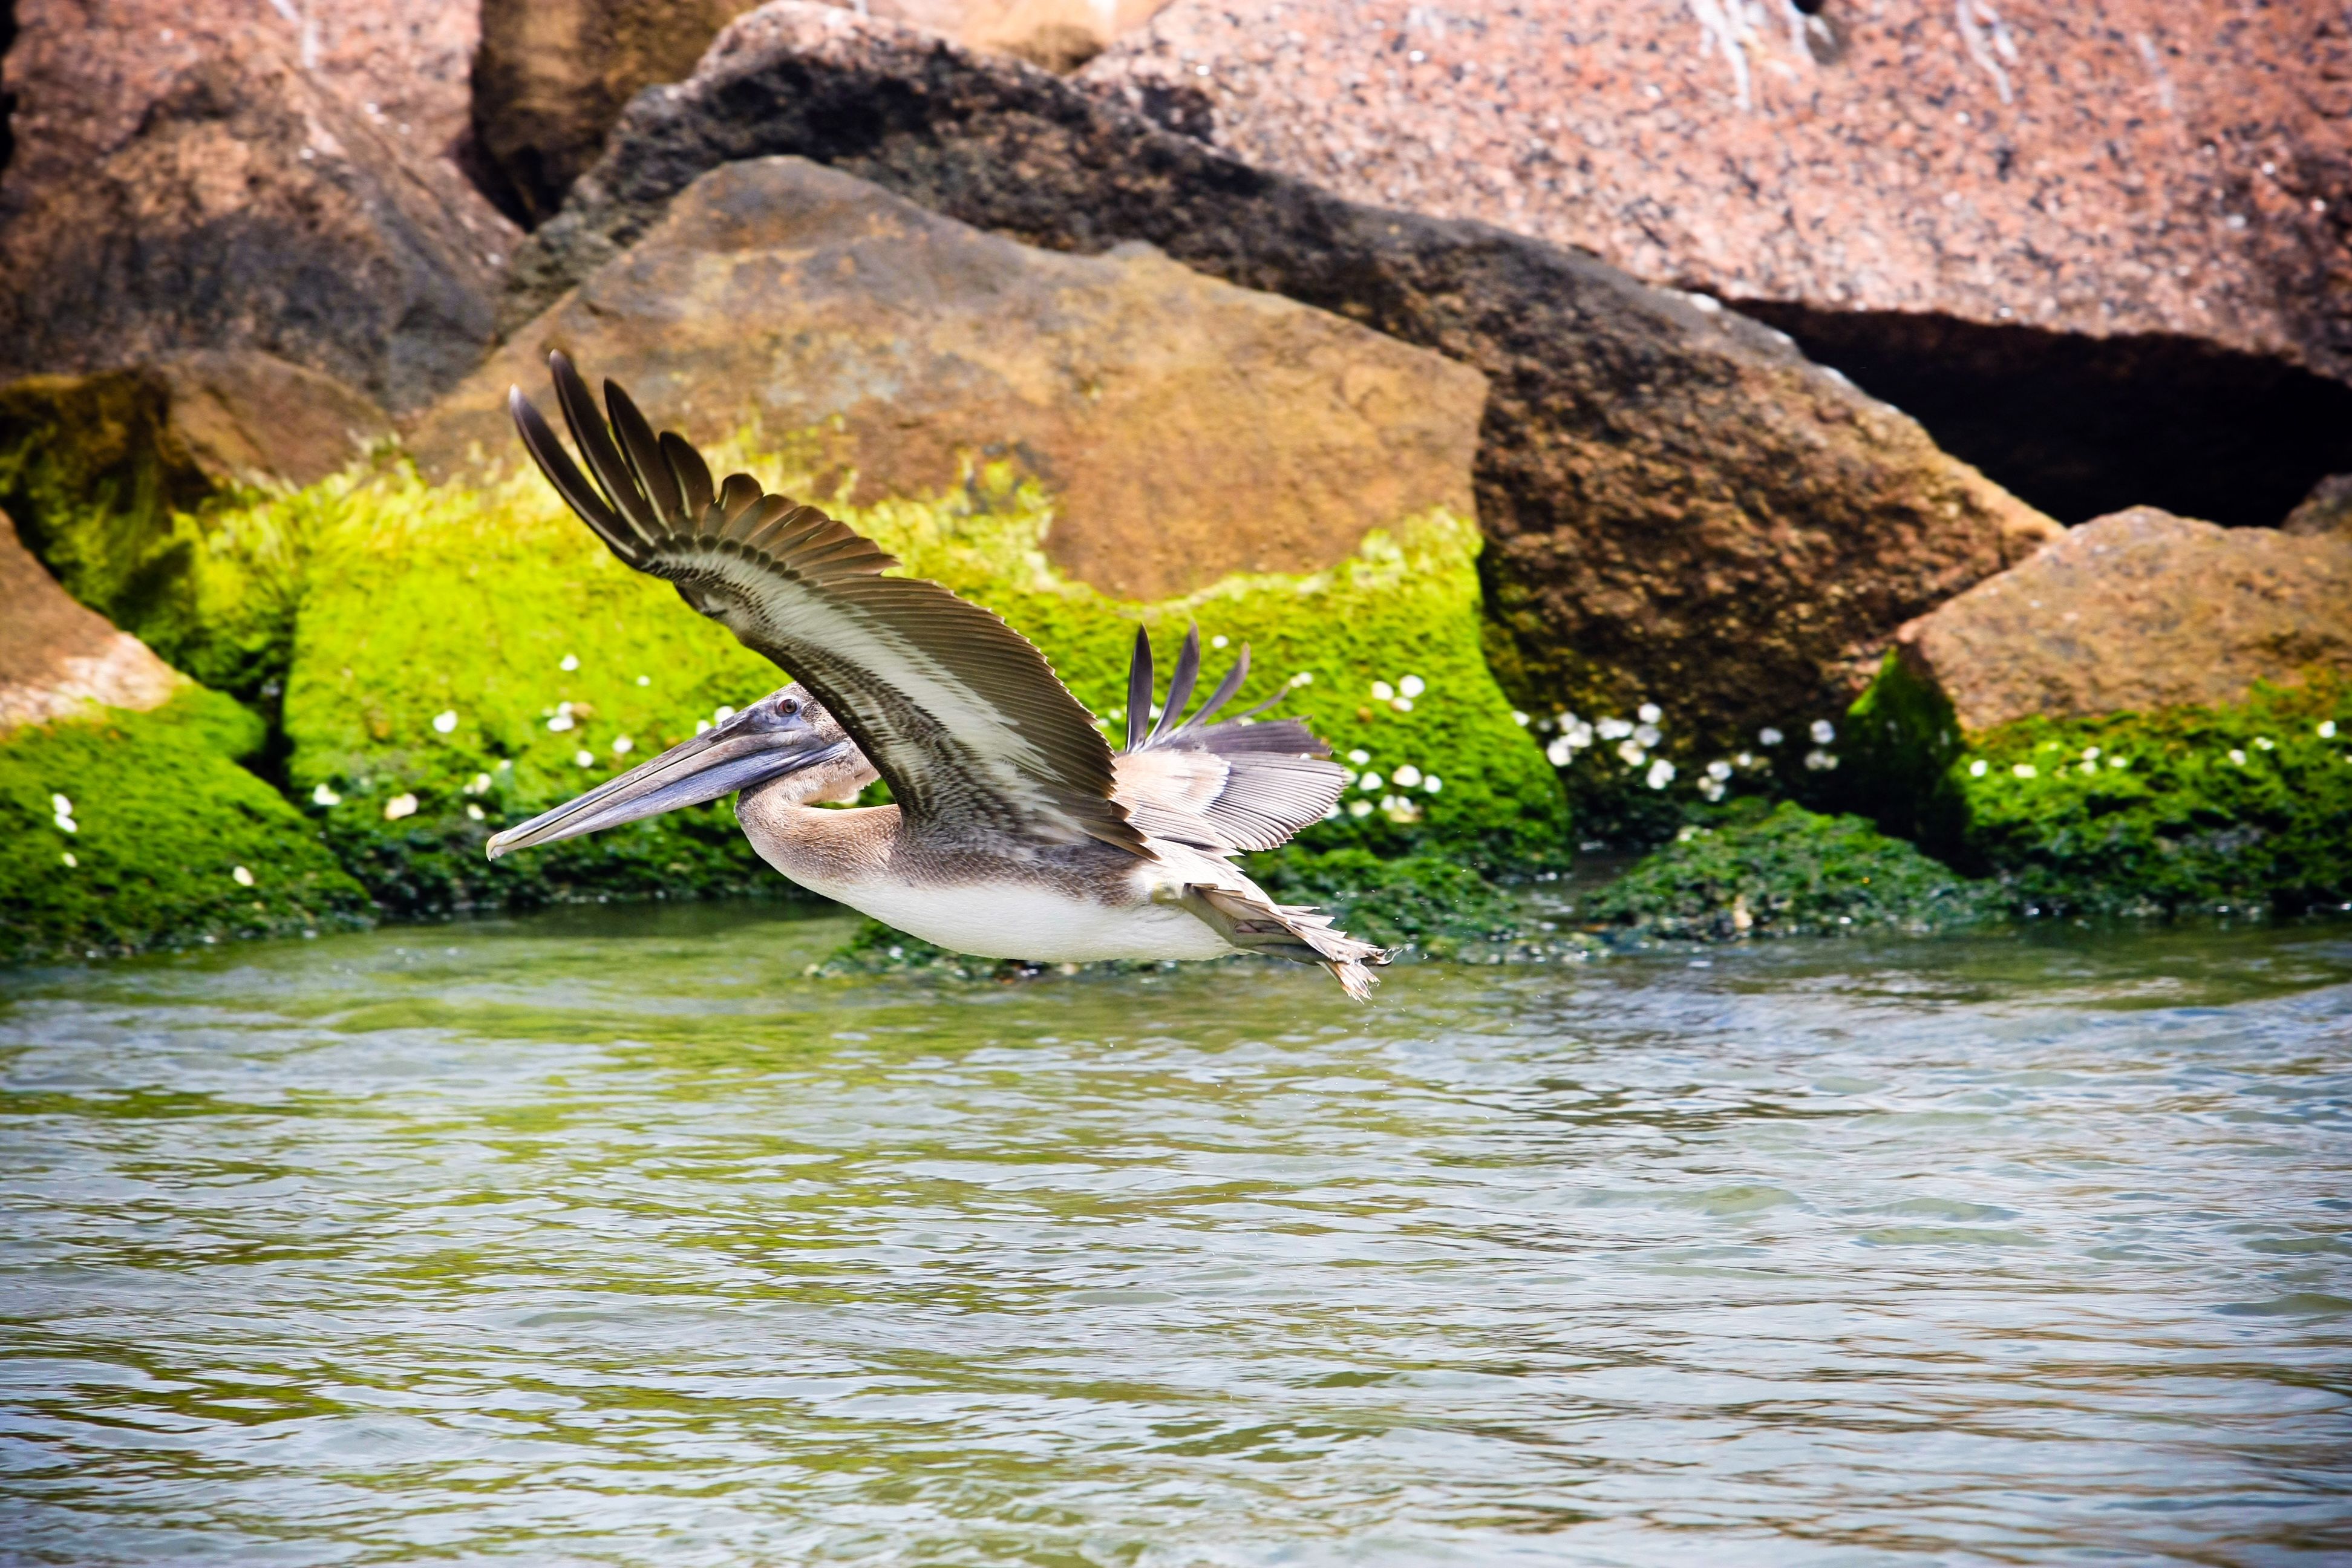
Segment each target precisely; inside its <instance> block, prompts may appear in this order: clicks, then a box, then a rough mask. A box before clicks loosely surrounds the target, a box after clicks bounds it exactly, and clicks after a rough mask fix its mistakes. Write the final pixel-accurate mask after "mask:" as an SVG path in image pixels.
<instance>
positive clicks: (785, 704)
mask: <svg viewBox="0 0 2352 1568" xmlns="http://www.w3.org/2000/svg"><path fill="white" fill-rule="evenodd" d="M800 710H801V701H800V699H799V698H797V697H787V698H785V699H784V700H782V702H779V703H777V704H776V712H777V713H778V715H779V716H781V717H782V718H786V719H789V718H791V717H792V716H793V714H795V713H797V712H799V711H800Z"/></svg>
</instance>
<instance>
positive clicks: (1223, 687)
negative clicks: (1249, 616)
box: [1111, 626, 1348, 855]
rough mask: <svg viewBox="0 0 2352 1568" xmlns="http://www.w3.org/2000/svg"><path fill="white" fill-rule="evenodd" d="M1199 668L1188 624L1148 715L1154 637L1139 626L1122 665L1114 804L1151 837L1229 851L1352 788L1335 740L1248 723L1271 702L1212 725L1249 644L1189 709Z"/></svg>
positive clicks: (1283, 837) (1276, 840) (1295, 821)
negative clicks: (1122, 713) (1122, 715)
mask: <svg viewBox="0 0 2352 1568" xmlns="http://www.w3.org/2000/svg"><path fill="white" fill-rule="evenodd" d="M1200 673H1201V628H1200V627H1198V626H1194V627H1193V628H1192V631H1191V632H1190V633H1188V634H1187V635H1186V637H1185V638H1184V647H1183V651H1182V652H1181V653H1179V654H1178V655H1177V656H1176V669H1175V672H1174V674H1173V675H1171V677H1170V678H1169V681H1168V701H1167V704H1166V706H1165V707H1163V708H1162V709H1161V710H1160V721H1159V723H1158V724H1156V725H1155V724H1153V723H1152V722H1151V689H1152V679H1151V638H1150V636H1149V635H1148V634H1146V633H1145V632H1144V631H1143V630H1141V629H1140V628H1138V630H1137V631H1136V634H1135V659H1134V662H1133V663H1132V664H1130V665H1129V667H1128V681H1127V686H1128V693H1127V704H1128V706H1127V750H1125V751H1123V752H1120V753H1119V754H1118V757H1116V758H1115V759H1113V761H1112V764H1111V765H1112V766H1113V767H1114V768H1116V769H1117V770H1118V801H1119V803H1120V804H1121V805H1124V806H1126V807H1127V810H1128V815H1129V817H1130V818H1132V819H1133V821H1134V823H1135V826H1138V827H1139V828H1141V829H1143V831H1144V832H1146V833H1149V834H1150V835H1151V836H1152V837H1155V838H1170V839H1174V840H1176V841H1177V842H1178V843H1181V844H1190V845H1192V847H1194V848H1197V849H1206V850H1208V851H1209V852H1210V853H1211V854H1213V855H1231V854H1234V853H1235V852H1236V851H1238V850H1243V849H1272V848H1275V847H1277V846H1279V845H1282V844H1286V843H1288V842H1289V841H1290V838H1291V837H1292V836H1293V835H1294V834H1296V833H1297V832H1298V830H1299V829H1301V828H1303V827H1305V826H1307V824H1308V823H1311V822H1316V821H1319V820H1320V819H1321V818H1322V816H1323V815H1324V813H1326V812H1328V811H1329V810H1330V809H1331V807H1332V805H1333V804H1334V803H1335V802H1337V801H1338V800H1339V795H1340V792H1341V791H1343V790H1345V789H1346V788H1347V787H1348V772H1347V770H1346V769H1345V768H1342V767H1340V766H1339V764H1338V763H1333V762H1330V761H1328V760H1327V759H1328V758H1329V756H1330V755H1331V748H1329V747H1328V746H1326V745H1325V744H1324V743H1323V742H1320V741H1318V740H1317V739H1316V738H1315V736H1314V735H1313V734H1312V733H1311V732H1310V731H1308V730H1307V726H1306V725H1304V724H1302V723H1300V722H1299V721H1297V720H1296V719H1276V720H1274V721H1269V722H1267V723H1263V724H1253V723H1249V722H1246V721H1247V720H1249V719H1250V718H1252V717H1253V716H1255V714H1256V713H1258V712H1260V711H1262V710H1264V709H1265V708H1270V707H1272V706H1273V705H1274V702H1277V701H1280V700H1281V698H1282V696H1284V695H1287V691H1285V692H1284V693H1282V694H1280V695H1277V696H1276V698H1275V699H1274V700H1273V701H1269V702H1266V703H1264V704H1262V705H1261V706H1260V708H1256V709H1252V710H1250V712H1248V713H1244V714H1243V715H1241V716H1240V717H1239V718H1236V719H1232V720H1228V721H1226V722H1224V723H1223V724H1212V723H1211V722H1209V721H1210V720H1211V719H1213V718H1214V717H1215V716H1216V714H1217V712H1218V710H1221V709H1223V707H1224V705H1225V704H1226V703H1227V702H1229V701H1231V700H1233V695H1234V692H1236V691H1239V690H1240V689H1242V681H1243V680H1244V679H1246V678H1247V676H1248V675H1249V648H1248V647H1246V646H1244V647H1243V648H1242V652H1241V657H1240V658H1237V659H1235V660H1234V668H1232V669H1231V670H1229V671H1227V672H1226V675H1225V678H1224V679H1223V680H1221V681H1219V682H1218V683H1217V689H1216V690H1214V691H1213V692H1212V693H1210V695H1209V700H1207V701H1206V702H1204V703H1202V705H1201V710H1200V711H1199V712H1197V713H1194V714H1192V715H1190V716H1189V717H1188V716H1187V715H1186V714H1185V712H1184V706H1185V704H1186V703H1188V702H1190V701H1192V683H1193V682H1194V680H1196V679H1198V678H1199V676H1200Z"/></svg>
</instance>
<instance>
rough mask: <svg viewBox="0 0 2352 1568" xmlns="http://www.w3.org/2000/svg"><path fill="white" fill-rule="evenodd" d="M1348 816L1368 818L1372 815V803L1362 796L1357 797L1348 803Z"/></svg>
mask: <svg viewBox="0 0 2352 1568" xmlns="http://www.w3.org/2000/svg"><path fill="white" fill-rule="evenodd" d="M1348 815H1349V816H1371V815H1372V803H1371V802H1370V801H1369V800H1366V799H1365V798H1364V797H1363V796H1362V795H1358V796H1357V797H1356V798H1355V799H1353V800H1351V801H1349V803H1348Z"/></svg>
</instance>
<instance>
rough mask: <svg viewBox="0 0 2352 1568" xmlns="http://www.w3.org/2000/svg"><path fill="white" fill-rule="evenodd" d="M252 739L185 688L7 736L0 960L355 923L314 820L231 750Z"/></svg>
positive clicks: (1, 767)
mask: <svg viewBox="0 0 2352 1568" xmlns="http://www.w3.org/2000/svg"><path fill="white" fill-rule="evenodd" d="M261 740H262V734H261V726H260V724H259V721H257V720H255V719H254V718H253V716H252V715H251V714H249V713H247V711H246V710H244V709H242V708H240V707H239V706H237V704H236V703H235V702H233V701H231V700H229V699H227V698H226V697H224V696H222V695H220V694H219V693H218V692H213V691H206V690H204V689H201V688H194V687H192V688H189V689H186V690H184V691H183V692H182V693H181V694H180V695H179V696H177V697H175V698H173V700H171V701H169V702H167V703H166V704H164V705H163V707H161V708H158V709H156V710H153V711H152V712H146V713H134V712H130V711H127V710H121V709H100V708H93V709H92V710H91V714H90V717H89V718H88V719H67V720H60V721H57V722H55V723H51V724H44V725H37V726H28V727H26V728H23V729H19V730H17V731H14V732H12V733H10V734H8V735H6V736H5V737H0V963H26V962H32V961H37V960H40V959H45V958H63V957H72V958H79V957H83V956H86V955H89V954H93V953H121V952H136V951H138V950H140V949H142V948H147V947H154V946H167V945H170V946H176V945H184V944H187V943H190V942H213V941H217V940H219V939H221V938H223V937H236V936H259V935H270V934H278V935H284V934H291V933H293V932H297V931H318V930H320V929H322V928H325V927H331V926H339V925H349V924H354V923H358V922H359V921H361V919H362V916H363V915H364V912H365V910H366V907H367V900H366V895H365V894H364V893H363V892H362V889H360V887H359V885H358V884H357V883H355V882H353V881H352V879H351V878H349V877H348V876H346V875H345V874H344V873H343V871H342V870H341V868H339V867H338V866H337V865H336V864H335V861H334V858H333V857H332V856H331V855H330V854H329V853H328V852H327V850H326V848H325V847H324V846H322V845H321V844H320V842H319V837H318V833H317V830H316V829H315V828H314V827H313V826H311V825H310V824H309V823H307V822H305V821H304V820H303V819H302V816H301V815H300V814H299V812H297V811H295V810H294V809H293V807H291V806H289V805H287V804H286V803H285V801H283V800H281V799H280V798H279V797H278V795H277V794H276V793H275V792H274V791H272V790H271V789H270V788H269V786H268V784H264V783H262V782H261V781H260V780H259V779H257V778H256V777H254V776H253V775H252V774H251V773H247V772H246V771H245V770H244V769H243V768H241V767H239V766H238V765H237V764H236V762H234V761H233V760H232V758H233V757H236V756H239V755H247V754H250V753H251V752H253V751H255V750H256V749H257V747H258V746H259V745H260V743H261Z"/></svg>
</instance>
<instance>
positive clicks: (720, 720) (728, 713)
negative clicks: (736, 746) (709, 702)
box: [710, 702, 735, 724]
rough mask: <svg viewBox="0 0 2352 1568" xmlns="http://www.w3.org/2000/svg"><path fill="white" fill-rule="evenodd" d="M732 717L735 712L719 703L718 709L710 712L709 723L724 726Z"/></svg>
mask: <svg viewBox="0 0 2352 1568" xmlns="http://www.w3.org/2000/svg"><path fill="white" fill-rule="evenodd" d="M733 717H735V710H733V709H732V708H730V707H729V706H727V704H725V703H724V702H721V703H720V704H719V706H718V707H716V708H714V709H712V710H710V721H711V722H712V723H714V724H724V723H725V722H727V721H728V720H730V719H732V718H733Z"/></svg>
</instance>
